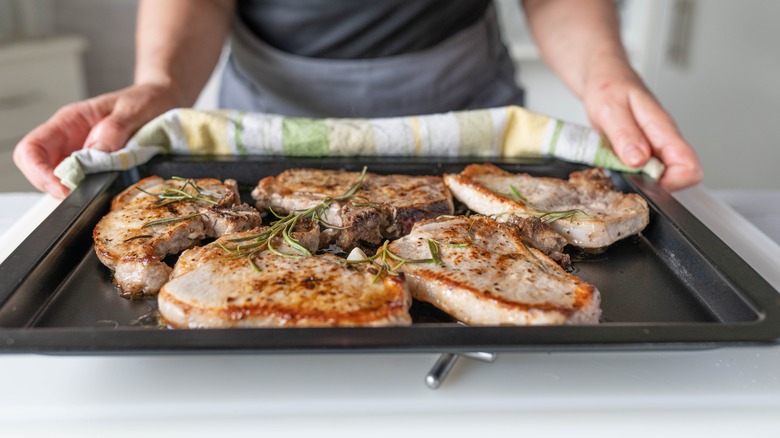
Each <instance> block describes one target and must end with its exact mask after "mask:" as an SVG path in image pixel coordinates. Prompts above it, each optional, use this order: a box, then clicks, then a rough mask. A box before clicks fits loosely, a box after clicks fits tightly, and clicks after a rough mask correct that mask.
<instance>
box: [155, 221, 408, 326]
mask: <svg viewBox="0 0 780 438" xmlns="http://www.w3.org/2000/svg"><path fill="white" fill-rule="evenodd" d="M266 230H267V228H263V229H259V230H253V231H248V232H243V233H238V234H234V235H231V236H224V237H222V238H220V239H218V240H217V241H215V242H212V243H210V244H208V245H205V246H203V247H199V248H193V249H190V250H187V251H185V252H184V253H182V255H181V257H179V261H178V262H177V264H176V267H175V268H174V271H173V274H172V275H171V281H169V282H168V283H166V284H165V285H164V286H163V287H162V290H161V291H160V294H159V296H158V304H159V309H160V314H161V315H162V317H163V318H164V319H165V320H166V322H167V323H168V324H170V325H172V326H174V327H179V328H219V327H318V326H319V327H322V326H387V325H409V324H411V323H412V319H411V316H410V315H409V306H410V305H411V297H410V295H409V291H408V289H407V288H406V284H405V283H404V281H403V278H401V277H397V276H392V275H386V274H385V275H382V276H380V278H379V279H378V280H377V281H374V279H375V275H376V271H375V270H373V268H370V269H365V267H364V266H355V265H350V264H347V263H345V262H344V260H343V259H340V258H338V257H336V256H334V255H332V254H321V255H320V254H318V255H314V256H303V257H302V256H301V254H300V253H299V252H298V251H296V250H294V249H292V248H291V247H290V246H288V245H287V244H286V243H285V241H284V239H282V237H280V236H277V237H275V238H272V239H271V241H272V242H273V245H272V246H273V248H274V250H275V251H278V252H281V253H282V254H286V255H287V256H283V255H279V254H277V253H274V252H272V251H269V250H268V249H267V248H265V247H262V248H261V249H260V250H259V251H258V252H257V253H256V254H251V255H250V254H249V253H245V254H236V253H235V251H236V249H237V245H238V244H239V243H240V244H241V245H243V247H246V245H248V244H249V243H251V242H252V241H251V240H243V241H242V242H237V239H243V238H246V237H248V236H259V235H261V234H262V233H263V231H266ZM318 232H319V230H317V233H318ZM304 234H305V235H304ZM292 237H294V238H296V239H297V240H298V242H299V244H300V245H302V246H304V247H307V249H308V250H309V251H312V252H313V251H315V250H316V249H317V246H318V243H319V237H318V236H317V235H313V234H312V233H311V232H309V231H306V232H303V231H300V232H294V233H292ZM312 237H313V238H312ZM249 258H251V261H252V263H253V264H254V265H255V266H254V267H253V266H252V264H250V261H249Z"/></svg>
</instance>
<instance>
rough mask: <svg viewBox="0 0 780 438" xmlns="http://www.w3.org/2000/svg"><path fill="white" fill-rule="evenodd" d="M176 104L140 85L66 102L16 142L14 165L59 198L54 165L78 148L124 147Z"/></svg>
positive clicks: (163, 91)
mask: <svg viewBox="0 0 780 438" xmlns="http://www.w3.org/2000/svg"><path fill="white" fill-rule="evenodd" d="M177 102H178V101H177V99H176V96H175V93H174V92H173V91H172V89H170V88H169V87H165V86H162V85H156V84H155V85H152V84H144V85H133V86H131V87H128V88H124V89H122V90H119V91H116V92H113V93H107V94H102V95H100V96H97V97H94V98H91V99H87V100H83V101H80V102H76V103H72V104H70V105H67V106H65V107H63V108H61V109H60V110H59V111H57V112H56V113H55V114H54V115H53V116H52V117H51V118H50V119H49V120H47V121H46V122H45V123H43V124H42V125H40V126H38V127H37V128H35V129H33V130H32V131H30V133H28V134H27V135H26V136H25V137H24V138H22V140H21V141H20V142H19V144H17V145H16V148H15V149H14V155H13V157H14V163H16V166H17V167H18V168H19V169H20V170H21V171H22V173H23V174H24V176H25V177H27V179H28V180H29V181H30V182H31V183H32V184H33V185H34V186H35V187H36V188H37V189H38V190H41V191H44V192H47V193H49V194H51V195H52V196H54V197H56V198H64V197H65V196H67V194H68V192H69V190H68V188H66V187H65V186H63V185H62V184H60V181H59V179H58V178H57V177H56V176H54V173H53V172H54V168H55V167H56V166H57V164H59V163H60V162H61V161H62V160H63V159H65V158H67V157H68V156H69V155H70V154H71V153H72V152H74V151H76V150H78V149H81V148H93V149H98V150H102V151H106V152H111V151H115V150H118V149H120V148H122V147H124V145H125V143H127V140H128V139H130V136H132V135H133V134H134V133H135V131H137V130H138V129H139V128H140V127H141V126H143V125H144V124H145V123H146V122H148V121H150V120H152V119H153V118H155V117H156V116H158V115H160V114H162V113H164V112H165V111H167V110H169V109H172V108H175V107H176V106H177Z"/></svg>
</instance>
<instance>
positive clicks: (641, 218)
mask: <svg viewBox="0 0 780 438" xmlns="http://www.w3.org/2000/svg"><path fill="white" fill-rule="evenodd" d="M444 181H445V183H446V184H447V186H448V187H449V188H450V190H451V191H452V194H453V195H454V196H455V197H456V198H457V199H458V200H460V201H461V202H463V203H464V204H466V206H468V207H469V208H470V209H471V210H473V211H475V212H477V213H481V214H485V215H493V216H495V217H496V218H497V220H499V221H506V220H508V218H509V216H510V215H513V214H514V215H518V216H536V217H539V218H540V219H542V220H543V221H545V222H547V223H549V224H550V226H551V227H552V228H553V229H554V230H555V231H557V232H558V233H560V234H561V235H562V236H563V237H564V238H566V240H567V242H568V243H569V244H571V245H574V246H578V247H581V248H593V249H595V248H603V247H606V246H609V245H611V244H612V243H614V242H616V241H617V240H620V239H622V238H625V237H628V236H630V235H632V234H636V233H639V232H640V231H642V230H643V229H644V228H645V226H647V224H648V222H649V209H648V207H647V202H645V200H644V199H642V198H641V197H640V196H639V195H636V194H633V193H629V194H626V193H620V192H617V191H615V190H614V189H613V187H612V184H611V180H610V179H609V178H608V177H607V176H606V174H605V173H604V171H603V170H601V169H588V170H584V171H580V172H573V173H572V174H571V175H569V180H568V181H563V180H560V179H557V178H547V177H534V176H531V175H528V174H513V173H510V172H507V171H505V170H503V169H500V168H498V167H496V166H494V165H492V164H472V165H469V166H467V167H466V168H465V169H464V170H463V172H461V173H459V174H447V175H444Z"/></svg>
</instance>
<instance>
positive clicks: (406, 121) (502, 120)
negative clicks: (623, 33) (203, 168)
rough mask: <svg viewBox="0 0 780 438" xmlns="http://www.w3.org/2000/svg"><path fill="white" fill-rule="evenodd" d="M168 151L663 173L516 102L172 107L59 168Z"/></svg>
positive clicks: (77, 172)
mask: <svg viewBox="0 0 780 438" xmlns="http://www.w3.org/2000/svg"><path fill="white" fill-rule="evenodd" d="M160 153H165V154H218V155H234V156H247V155H279V156H288V157H298V156H322V157H327V156H366V155H379V156H431V157H437V156H438V157H442V156H472V157H556V158H560V159H562V160H566V161H571V162H576V163H582V164H587V165H591V166H596V167H605V168H609V169H614V170H620V171H627V172H639V171H641V172H644V173H647V174H648V175H650V176H652V177H654V178H658V177H659V176H660V175H661V173H663V164H661V163H660V161H658V160H656V159H651V160H650V162H648V163H647V164H646V165H645V166H643V167H642V168H631V167H628V166H626V165H624V164H623V163H621V162H620V160H619V159H618V158H617V156H615V154H614V153H613V152H612V148H611V146H610V145H609V142H608V141H607V139H606V138H605V137H604V136H602V135H600V134H599V133H598V132H596V131H594V130H593V129H591V128H588V127H585V126H581V125H577V124H573V123H567V122H564V121H561V120H557V119H554V118H551V117H548V116H545V115H542V114H538V113H534V112H531V111H528V110H526V109H524V108H521V107H517V106H506V107H499V108H489V109H484V110H471V111H455V112H449V113H444V114H431V115H424V116H407V117H390V118H373V119H346V118H325V119H312V118H302V117H285V116H279V115H273V114H259V113H246V112H241V111H231V110H219V111H197V110H193V109H184V108H180V109H174V110H171V111H168V112H167V113H165V114H163V115H161V116H159V117H157V118H156V119H154V120H152V121H151V122H149V123H147V124H146V125H145V126H144V127H142V128H141V129H140V130H139V131H138V132H137V133H136V134H135V136H133V138H132V139H131V140H130V141H129V142H128V144H127V146H126V147H125V148H123V149H121V150H119V151H116V152H111V153H106V152H101V151H97V150H93V149H82V150H79V151H76V152H74V153H73V154H72V155H71V156H70V157H68V158H66V159H65V160H64V161H63V162H62V163H60V165H59V166H57V168H56V169H55V171H54V174H55V175H57V177H59V178H60V180H61V181H62V183H63V184H64V185H65V186H67V187H69V188H71V189H72V188H75V187H76V186H77V185H78V184H79V183H80V182H81V181H82V180H83V179H84V177H85V175H86V174H89V173H96V172H103V171H108V170H127V169H130V168H132V167H135V166H138V165H140V164H143V163H146V162H147V161H149V160H150V159H151V158H152V157H153V156H155V155H157V154H160Z"/></svg>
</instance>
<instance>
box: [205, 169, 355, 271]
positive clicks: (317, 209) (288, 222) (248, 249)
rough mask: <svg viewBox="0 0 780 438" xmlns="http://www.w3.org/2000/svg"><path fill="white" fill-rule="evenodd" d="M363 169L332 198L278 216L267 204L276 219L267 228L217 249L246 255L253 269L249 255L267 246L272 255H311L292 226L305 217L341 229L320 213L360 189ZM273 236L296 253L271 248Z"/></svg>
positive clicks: (237, 254) (236, 255) (232, 253)
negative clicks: (278, 237)
mask: <svg viewBox="0 0 780 438" xmlns="http://www.w3.org/2000/svg"><path fill="white" fill-rule="evenodd" d="M367 171H368V168H367V167H363V170H362V171H361V172H360V176H359V177H358V180H357V181H356V182H355V184H353V185H352V186H351V187H350V188H349V190H347V191H346V192H344V193H343V194H342V195H339V196H335V197H330V196H329V197H326V198H325V199H323V200H322V202H320V203H319V204H316V205H314V206H312V207H309V208H307V209H305V210H300V211H292V212H290V213H288V214H287V215H286V216H282V215H280V214H278V213H277V212H275V211H274V210H273V209H272V208H270V207H269V211H270V212H271V214H272V215H274V217H276V220H275V221H273V222H271V224H270V227H269V229H268V230H266V231H264V232H262V233H260V234H254V235H250V236H245V237H242V238H238V239H229V240H228V242H230V243H238V244H237V245H235V246H228V245H223V244H222V243H220V244H219V246H220V248H222V249H223V250H224V251H226V252H228V253H230V254H231V255H232V256H233V257H234V258H241V257H246V258H247V259H248V260H249V264H250V265H251V266H252V268H253V269H255V270H256V271H257V270H259V269H258V267H257V265H255V263H254V262H253V261H252V257H254V256H255V255H256V254H258V253H259V252H261V251H263V250H265V249H268V251H270V252H272V253H273V254H276V255H278V256H282V257H289V258H299V257H308V256H311V255H312V253H311V251H309V250H308V249H306V248H305V247H304V246H303V245H301V244H300V242H298V240H296V239H295V238H294V237H293V236H292V232H293V230H294V229H295V225H296V224H297V223H298V222H299V221H300V220H302V219H309V220H311V221H313V222H314V223H316V224H317V225H322V226H324V227H326V228H334V229H345V228H346V227H339V226H336V225H334V224H331V223H329V222H327V221H326V220H324V219H323V216H325V213H326V211H327V209H328V208H329V207H330V206H331V204H332V203H333V202H336V201H346V200H347V199H350V198H352V197H353V196H355V193H357V191H358V190H360V187H361V186H362V185H363V180H364V179H365V177H366V172H367ZM277 236H281V237H282V239H284V241H285V242H286V243H287V245H288V246H289V247H290V248H292V249H293V250H295V251H296V252H297V253H298V254H287V253H284V252H282V251H279V249H277V248H274V246H273V244H272V241H273V240H274V239H275V238H276V237H277ZM243 242H250V243H248V244H243Z"/></svg>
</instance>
